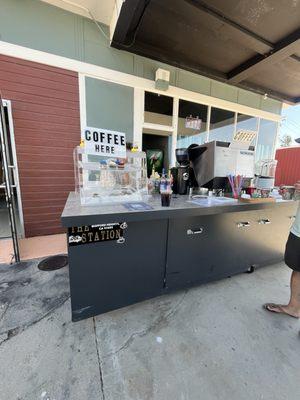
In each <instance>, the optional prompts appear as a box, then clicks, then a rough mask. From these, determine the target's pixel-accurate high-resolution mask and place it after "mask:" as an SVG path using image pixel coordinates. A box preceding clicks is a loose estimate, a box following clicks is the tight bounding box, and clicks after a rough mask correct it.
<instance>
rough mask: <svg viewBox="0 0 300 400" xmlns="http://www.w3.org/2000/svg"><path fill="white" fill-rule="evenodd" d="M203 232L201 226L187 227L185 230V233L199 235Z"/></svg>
mask: <svg viewBox="0 0 300 400" xmlns="http://www.w3.org/2000/svg"><path fill="white" fill-rule="evenodd" d="M202 232H203V228H199V229H188V230H187V231H186V234H187V235H199V234H200V233H202Z"/></svg>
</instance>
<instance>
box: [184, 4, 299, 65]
mask: <svg viewBox="0 0 300 400" xmlns="http://www.w3.org/2000/svg"><path fill="white" fill-rule="evenodd" d="M184 1H185V2H186V3H188V4H190V5H192V6H194V7H195V8H197V9H198V10H201V11H202V12H204V13H206V14H209V15H211V16H212V17H214V18H215V19H217V20H219V21H221V22H223V23H224V24H225V25H226V26H227V27H229V28H231V29H232V30H233V31H235V32H239V34H240V35H241V36H243V40H244V43H247V42H248V43H249V47H250V46H251V47H250V48H252V49H253V50H255V51H256V52H257V53H259V54H265V53H267V52H269V51H271V50H273V49H274V48H275V45H274V43H272V42H270V41H268V40H266V39H265V38H263V37H261V36H259V35H257V34H256V33H255V32H252V31H250V30H249V29H247V28H246V27H244V26H242V25H240V24H238V23H237V22H235V21H233V20H232V19H230V18H228V17H227V16H226V15H225V14H223V13H222V12H220V11H219V10H216V9H215V8H213V7H211V6H209V5H208V4H206V3H205V1H203V0H184ZM291 58H293V59H294V60H296V61H298V62H300V57H298V56H296V55H294V54H292V55H291Z"/></svg>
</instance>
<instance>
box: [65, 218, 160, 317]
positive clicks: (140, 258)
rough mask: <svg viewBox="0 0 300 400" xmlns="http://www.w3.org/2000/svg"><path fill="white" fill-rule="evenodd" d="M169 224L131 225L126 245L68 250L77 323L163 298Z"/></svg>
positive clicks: (85, 245)
mask: <svg viewBox="0 0 300 400" xmlns="http://www.w3.org/2000/svg"><path fill="white" fill-rule="evenodd" d="M167 225H168V221H167V220H157V221H147V222H144V221H141V222H130V223H128V228H127V229H126V231H125V233H124V237H125V242H124V243H117V241H106V242H102V243H101V242H98V243H91V244H84V245H80V246H74V247H73V246H69V265H70V282H71V304H72V315H73V320H79V319H82V318H86V317H89V316H92V315H96V314H101V313H103V312H106V311H110V310H114V309H117V308H120V307H124V306H126V305H129V304H133V303H136V302H138V301H142V300H145V299H149V298H151V297H155V296H158V295H160V294H162V291H163V284H164V271H165V261H166V240H167Z"/></svg>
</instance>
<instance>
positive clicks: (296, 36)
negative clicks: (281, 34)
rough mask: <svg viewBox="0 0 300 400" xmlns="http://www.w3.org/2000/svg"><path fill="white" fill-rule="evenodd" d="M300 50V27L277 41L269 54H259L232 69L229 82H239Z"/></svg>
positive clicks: (228, 76)
mask: <svg viewBox="0 0 300 400" xmlns="http://www.w3.org/2000/svg"><path fill="white" fill-rule="evenodd" d="M299 50H300V29H297V30H296V31H294V32H292V33H291V34H290V35H288V36H286V37H285V38H283V39H282V40H280V41H279V42H277V43H276V44H275V46H274V48H273V50H271V51H269V52H268V53H267V54H257V55H256V56H254V57H251V58H249V59H248V60H247V61H245V62H243V63H242V64H240V65H239V66H237V67H236V68H234V69H232V70H231V71H230V72H229V73H228V74H227V78H228V82H229V83H232V84H237V83H239V82H242V81H244V80H246V79H247V78H249V77H251V76H252V75H253V74H255V73H257V72H259V71H260V70H261V69H262V68H264V67H266V66H267V65H269V64H274V63H276V62H278V61H281V60H283V59H285V58H287V57H289V56H290V55H292V54H294V53H295V52H297V51H299Z"/></svg>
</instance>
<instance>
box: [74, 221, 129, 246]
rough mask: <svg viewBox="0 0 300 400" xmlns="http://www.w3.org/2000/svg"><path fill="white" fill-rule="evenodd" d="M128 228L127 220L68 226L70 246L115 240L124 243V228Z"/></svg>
mask: <svg viewBox="0 0 300 400" xmlns="http://www.w3.org/2000/svg"><path fill="white" fill-rule="evenodd" d="M126 228H127V223H126V222H113V223H111V224H100V225H85V226H73V227H72V228H68V242H69V246H79V245H82V244H89V243H97V242H106V241H108V240H115V241H117V243H124V242H125V238H124V236H123V234H124V229H126Z"/></svg>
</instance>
